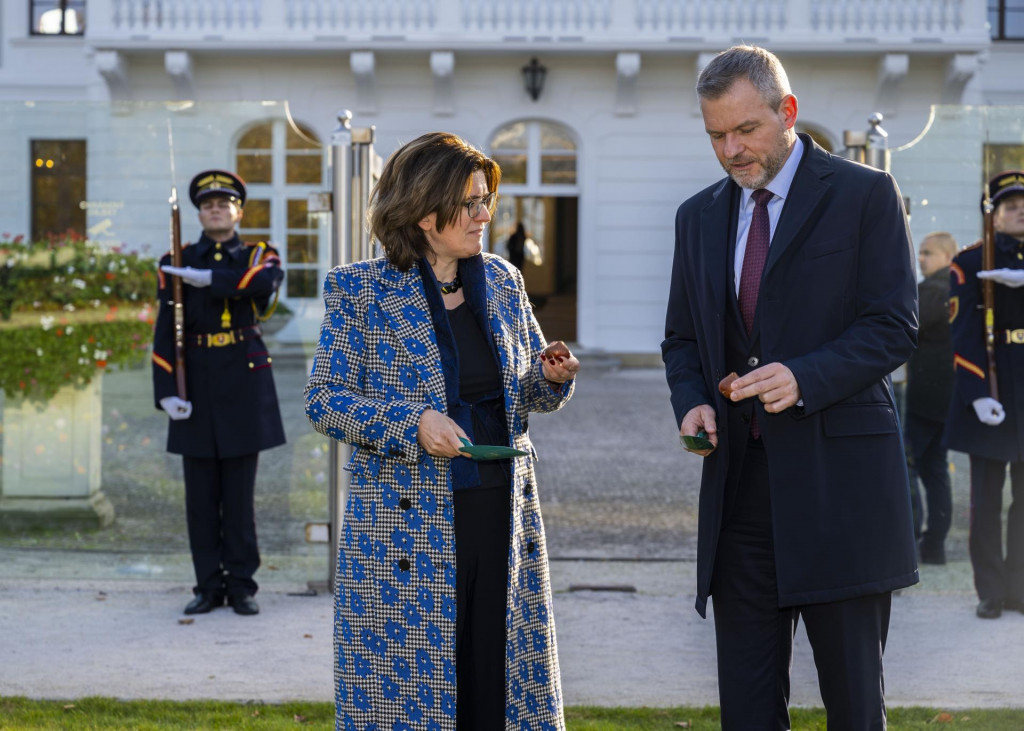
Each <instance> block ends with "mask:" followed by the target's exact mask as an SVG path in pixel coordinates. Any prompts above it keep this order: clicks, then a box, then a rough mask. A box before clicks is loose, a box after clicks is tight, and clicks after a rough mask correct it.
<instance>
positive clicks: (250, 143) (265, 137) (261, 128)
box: [238, 122, 274, 150]
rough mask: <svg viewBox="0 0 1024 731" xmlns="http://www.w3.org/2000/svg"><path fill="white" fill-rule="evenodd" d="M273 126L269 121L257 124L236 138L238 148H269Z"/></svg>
mask: <svg viewBox="0 0 1024 731" xmlns="http://www.w3.org/2000/svg"><path fill="white" fill-rule="evenodd" d="M273 139H274V126H273V124H272V123H270V122H266V123H265V124H258V125H256V126H255V127H253V128H252V129H250V130H249V131H248V132H246V133H245V134H244V135H242V137H241V139H240V140H238V149H239V150H269V149H270V148H271V146H272V145H273Z"/></svg>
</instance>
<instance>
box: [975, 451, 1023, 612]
mask: <svg viewBox="0 0 1024 731" xmlns="http://www.w3.org/2000/svg"><path fill="white" fill-rule="evenodd" d="M1006 464H1007V463H1006V462H1002V461H999V460H992V459H986V458H984V457H978V456H975V455H973V454H972V455H971V532H970V539H969V541H968V545H969V547H970V551H971V565H972V566H973V567H974V588H975V589H977V591H978V598H979V599H994V600H996V601H1002V600H1006V599H1009V600H1012V601H1017V602H1024V462H1011V463H1010V486H1011V488H1010V489H1011V493H1012V500H1013V502H1012V503H1011V504H1010V510H1009V512H1008V513H1007V517H1006V554H1005V558H1004V554H1003V526H1002V515H1003V486H1004V485H1005V483H1006Z"/></svg>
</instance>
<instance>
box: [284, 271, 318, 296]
mask: <svg viewBox="0 0 1024 731" xmlns="http://www.w3.org/2000/svg"><path fill="white" fill-rule="evenodd" d="M319 284H320V273H319V272H318V271H317V270H316V269H286V270H285V285H286V287H287V289H288V296H289V297H312V298H315V297H317V287H318V286H319Z"/></svg>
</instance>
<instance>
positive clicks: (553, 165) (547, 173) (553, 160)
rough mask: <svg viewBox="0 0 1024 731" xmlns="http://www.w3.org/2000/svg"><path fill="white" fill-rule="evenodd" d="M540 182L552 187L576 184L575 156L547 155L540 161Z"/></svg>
mask: <svg viewBox="0 0 1024 731" xmlns="http://www.w3.org/2000/svg"><path fill="white" fill-rule="evenodd" d="M540 182H542V183H550V184H552V185H575V184H576V156H575V155H545V156H544V157H542V158H541V159H540Z"/></svg>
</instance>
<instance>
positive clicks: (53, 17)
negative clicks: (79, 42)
mask: <svg viewBox="0 0 1024 731" xmlns="http://www.w3.org/2000/svg"><path fill="white" fill-rule="evenodd" d="M32 32H33V33H34V34H39V35H61V34H65V35H81V34H82V33H84V32H85V9H84V5H83V3H82V2H70V3H67V5H66V9H65V10H63V11H62V10H61V8H60V0H39V1H38V2H34V3H33V4H32Z"/></svg>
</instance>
